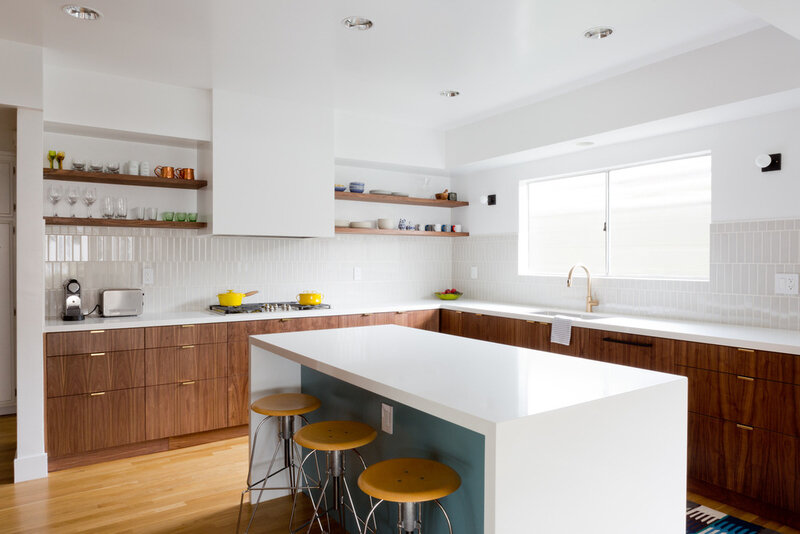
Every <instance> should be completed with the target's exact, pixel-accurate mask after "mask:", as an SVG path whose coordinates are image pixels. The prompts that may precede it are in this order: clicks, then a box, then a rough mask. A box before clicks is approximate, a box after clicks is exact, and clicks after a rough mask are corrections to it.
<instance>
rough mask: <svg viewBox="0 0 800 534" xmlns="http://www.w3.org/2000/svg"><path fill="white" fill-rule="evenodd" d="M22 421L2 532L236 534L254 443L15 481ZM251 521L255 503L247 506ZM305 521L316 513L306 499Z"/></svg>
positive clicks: (6, 472) (8, 429)
mask: <svg viewBox="0 0 800 534" xmlns="http://www.w3.org/2000/svg"><path fill="white" fill-rule="evenodd" d="M15 434H16V418H15V417H14V416H5V417H0V531H2V532H5V533H9V534H10V533H16V532H58V533H72V532H75V533H77V532H89V533H91V532H97V533H100V532H103V533H109V532H114V533H128V532H130V533H133V532H136V533H167V532H170V533H198V534H199V533H208V532H229V533H233V532H234V531H235V527H236V516H237V513H238V510H239V495H240V492H241V489H242V484H243V481H244V478H245V476H246V475H247V438H246V437H241V438H234V439H229V440H225V441H218V442H215V443H208V444H205V445H197V446H194V447H189V448H185V449H177V450H172V451H165V452H160V453H156V454H150V455H147V456H139V457H136V458H129V459H125V460H115V461H112V462H106V463H102V464H95V465H91V466H87V467H75V468H72V469H65V470H63V471H56V472H53V473H50V476H49V477H48V478H46V479H41V480H31V481H29V482H23V483H21V484H13V483H12V482H13V474H12V473H13V468H12V466H13V458H14V447H15V445H14V443H15V441H16V436H15ZM689 499H691V500H693V501H695V502H698V503H700V504H704V505H706V506H710V507H712V508H715V509H717V510H721V511H723V512H726V513H728V514H731V515H735V516H737V517H740V518H742V519H744V520H746V521H751V522H753V523H756V524H759V525H763V526H766V527H769V528H771V529H773V530H776V531H778V532H780V533H782V534H800V532H798V531H796V530H794V529H791V528H788V527H784V526H781V525H778V524H775V523H772V522H769V521H764V520H762V519H760V518H758V517H756V516H754V515H753V514H748V513H747V512H744V511H742V510H737V509H734V508H731V507H729V506H727V505H724V504H721V503H718V502H715V501H711V500H709V499H706V498H704V497H702V496H699V495H694V494H689ZM290 507H291V501H290V500H289V499H288V498H282V499H276V500H274V501H270V502H269V503H268V504H265V505H261V506H260V507H259V509H258V516H257V517H256V520H255V522H254V524H253V528H252V529H251V532H255V533H257V534H272V533H279V532H280V533H282V534H283V533H285V532H286V531H287V527H288V521H289V510H290ZM245 512H246V514H247V516H248V517H249V513H250V506H249V505H245ZM299 513H300V515H301V517H308V516H309V515H310V505H309V503H308V501H307V500H303V501H302V502H301V505H300V508H299Z"/></svg>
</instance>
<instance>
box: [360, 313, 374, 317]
mask: <svg viewBox="0 0 800 534" xmlns="http://www.w3.org/2000/svg"><path fill="white" fill-rule="evenodd" d="M370 315H372V314H371V313H362V314H361V317H369V316H370Z"/></svg>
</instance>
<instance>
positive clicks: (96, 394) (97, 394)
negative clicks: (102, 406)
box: [89, 391, 106, 397]
mask: <svg viewBox="0 0 800 534" xmlns="http://www.w3.org/2000/svg"><path fill="white" fill-rule="evenodd" d="M105 394H106V392H105V391H98V392H96V393H89V396H90V397H99V396H100V395H105Z"/></svg>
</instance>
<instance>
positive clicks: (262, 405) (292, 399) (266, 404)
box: [250, 393, 321, 417]
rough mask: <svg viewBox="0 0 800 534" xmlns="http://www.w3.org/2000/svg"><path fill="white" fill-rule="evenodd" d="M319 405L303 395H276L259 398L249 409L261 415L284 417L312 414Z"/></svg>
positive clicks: (312, 397) (310, 396)
mask: <svg viewBox="0 0 800 534" xmlns="http://www.w3.org/2000/svg"><path fill="white" fill-rule="evenodd" d="M320 405H321V403H320V402H319V399H318V398H316V397H315V396H313V395H306V394H305V393H277V394H275V395H267V396H266V397H261V398H260V399H258V400H256V401H255V402H254V403H253V404H251V405H250V409H251V410H253V411H254V412H256V413H260V414H261V415H272V416H276V417H277V416H286V415H302V414H304V413H308V412H313V411H314V410H316V409H317V408H319V407H320Z"/></svg>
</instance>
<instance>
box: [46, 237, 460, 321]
mask: <svg viewBox="0 0 800 534" xmlns="http://www.w3.org/2000/svg"><path fill="white" fill-rule="evenodd" d="M44 239H45V283H46V290H47V294H46V305H47V316H48V317H57V316H59V315H60V313H61V307H62V300H63V289H62V284H63V282H64V281H65V280H67V279H69V278H77V279H78V280H79V281H80V282H81V285H82V287H83V296H84V303H85V304H84V307H87V306H88V307H89V308H91V307H93V306H94V305H95V304H96V302H97V295H98V290H100V289H102V288H110V287H117V288H122V287H142V269H143V268H144V267H145V266H146V267H148V268H152V269H153V270H154V275H155V284H154V285H153V286H147V287H144V290H145V312H147V313H151V312H156V313H158V312H179V311H197V310H201V309H205V308H206V307H207V306H208V305H209V304H213V303H216V301H217V299H216V295H217V293H220V292H222V291H224V290H227V289H234V290H237V291H249V290H258V291H260V294H259V295H258V296H255V297H252V298H251V301H254V302H265V301H285V300H294V297H295V295H296V294H297V293H298V292H299V291H302V290H306V289H318V290H320V291H322V292H323V293H325V295H326V298H325V301H326V302H329V303H331V304H332V305H334V306H335V305H337V304H349V303H367V302H391V301H395V302H397V301H407V300H411V299H418V298H424V297H430V296H431V293H432V292H433V291H437V290H440V289H442V288H444V287H447V286H448V285H449V283H450V279H451V268H452V245H451V244H450V243H449V242H448V240H444V239H442V238H436V237H422V238H420V237H402V236H400V237H391V236H338V237H335V238H330V239H279V238H251V237H208V236H199V235H198V234H197V231H196V230H161V229H135V228H120V229H112V228H90V227H71V226H47V227H46V235H45V236H44ZM354 267H360V268H361V275H362V279H361V280H360V281H354V280H353V268H354Z"/></svg>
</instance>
